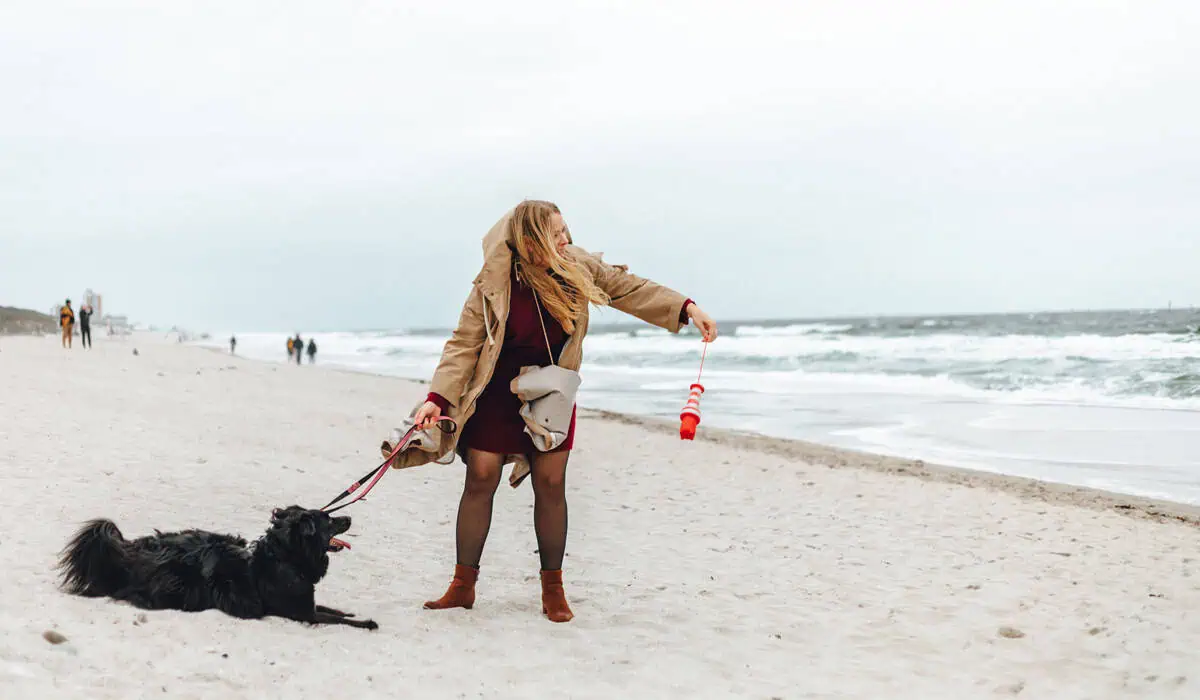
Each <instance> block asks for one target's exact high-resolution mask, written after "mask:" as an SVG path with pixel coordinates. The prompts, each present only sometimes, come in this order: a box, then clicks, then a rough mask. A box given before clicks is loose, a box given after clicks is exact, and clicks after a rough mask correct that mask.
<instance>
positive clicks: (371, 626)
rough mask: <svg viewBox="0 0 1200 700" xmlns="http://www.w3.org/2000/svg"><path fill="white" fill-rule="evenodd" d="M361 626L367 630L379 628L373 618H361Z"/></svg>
mask: <svg viewBox="0 0 1200 700" xmlns="http://www.w3.org/2000/svg"><path fill="white" fill-rule="evenodd" d="M363 627H364V628H366V629H369V630H377V629H379V624H378V623H376V622H375V621H374V620H363Z"/></svg>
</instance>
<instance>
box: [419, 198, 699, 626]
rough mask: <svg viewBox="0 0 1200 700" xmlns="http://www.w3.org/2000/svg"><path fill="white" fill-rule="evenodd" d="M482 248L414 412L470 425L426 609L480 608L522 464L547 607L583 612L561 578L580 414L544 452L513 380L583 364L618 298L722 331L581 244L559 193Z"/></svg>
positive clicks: (508, 218)
mask: <svg viewBox="0 0 1200 700" xmlns="http://www.w3.org/2000/svg"><path fill="white" fill-rule="evenodd" d="M483 248H484V264H483V270H482V271H481V272H480V273H479V275H478V276H477V277H476V278H475V285H474V288H473V289H472V291H471V294H470V295H469V296H468V298H467V302H466V304H465V305H464V307H463V311H462V315H461V317H460V318H459V322H458V327H457V328H456V329H455V330H454V333H453V335H452V336H451V338H450V340H449V341H447V342H446V346H445V348H444V350H443V352H442V358H441V362H440V363H439V364H438V367H437V370H436V371H435V372H434V376H433V381H432V383H431V389H432V391H430V393H429V396H428V398H427V400H426V401H425V403H424V404H423V405H422V406H421V407H420V408H419V409H418V410H417V411H416V413H415V414H414V416H413V420H414V422H415V423H416V424H418V425H421V426H422V427H424V428H430V427H432V426H433V425H434V424H435V423H436V421H437V419H438V418H440V417H441V416H443V415H445V416H448V417H450V418H454V419H456V420H457V422H458V424H459V425H460V426H462V428H463V429H462V431H461V434H460V435H459V436H458V439H457V445H454V444H453V441H454V438H453V437H451V438H449V441H450V442H451V444H450V445H449V447H451V448H454V449H456V450H457V452H458V454H459V455H460V456H462V458H463V460H464V461H465V462H466V464H467V472H466V482H465V484H464V485H463V493H462V498H461V499H460V500H459V504H458V524H457V531H456V536H455V541H456V545H457V555H458V561H457V565H456V566H455V568H454V578H453V580H452V581H451V583H450V587H449V589H448V590H447V591H446V594H445V595H443V596H442V597H441V598H439V599H437V600H432V601H429V602H427V603H425V607H426V608H427V609H431V610H443V609H446V608H470V607H471V606H472V605H474V603H475V581H476V579H477V578H478V576H479V560H480V557H481V556H482V554H483V545H484V542H485V541H486V539H487V534H488V529H489V528H490V527H491V522H492V499H493V497H494V496H495V493H496V487H497V486H498V485H499V484H500V475H501V471H502V469H503V467H504V465H505V464H507V463H510V462H516V466H515V467H514V469H513V476H512V478H511V480H510V481H511V483H512V485H513V486H514V487H515V486H517V485H518V484H520V482H521V480H522V479H524V477H525V475H527V474H530V473H531V474H532V476H533V494H534V507H533V525H534V530H535V532H536V535H537V542H538V550H539V553H540V555H541V566H542V571H541V581H542V611H543V612H544V613H545V614H546V616H547V617H549V618H550V619H551V620H553V621H554V622H567V621H568V620H570V619H571V618H572V617H574V615H573V613H572V612H571V608H570V606H569V605H568V604H567V599H566V596H565V595H564V593H563V586H562V560H563V553H564V551H565V549H566V539H567V500H566V492H565V477H566V469H567V458H568V456H569V455H570V450H571V447H572V444H573V442H574V437H575V416H574V414H572V416H571V422H570V429H569V431H568V433H567V436H566V439H565V441H564V442H563V443H562V444H561V445H559V446H558V447H557V448H555V449H553V450H551V451H547V452H539V451H538V450H537V449H536V448H535V447H534V445H533V442H532V440H531V439H530V437H529V435H528V434H527V433H526V432H525V424H524V421H523V419H522V418H521V416H520V414H519V410H520V408H521V400H520V399H519V398H518V397H517V396H516V395H515V394H514V393H513V392H512V390H511V388H510V383H511V381H512V380H513V379H514V378H515V377H516V376H517V375H518V374H519V372H520V368H521V367H524V366H529V365H537V366H542V367H544V366H546V365H548V364H550V363H551V362H552V361H555V360H556V361H557V364H559V365H560V366H561V367H563V368H565V369H570V370H578V369H579V365H580V362H581V360H582V358H583V353H582V348H583V337H584V335H585V334H586V333H587V326H588V304H595V305H597V306H605V305H611V306H613V307H615V308H617V309H619V310H621V311H624V312H626V313H629V314H632V315H633V316H636V317H637V318H640V319H642V320H643V321H646V322H648V323H651V324H654V325H656V326H659V327H661V328H665V329H666V330H668V331H671V332H673V333H677V332H678V331H679V329H680V328H681V327H682V326H683V325H685V324H687V322H688V319H691V320H692V321H695V323H696V326H697V327H698V328H699V329H700V331H701V332H702V334H703V336H704V340H705V341H706V342H711V341H712V340H714V339H715V338H716V336H717V326H716V324H715V323H714V322H713V320H712V319H711V318H710V317H709V316H708V314H706V313H704V311H702V310H701V309H700V307H699V306H697V305H696V304H695V303H693V302H692V301H691V300H690V299H686V298H685V297H684V296H683V295H681V294H679V293H678V292H675V291H672V290H670V289H667V288H665V287H662V286H659V285H657V284H654V283H653V282H650V281H648V280H644V279H641V278H639V277H636V276H634V275H631V274H629V273H628V272H626V271H625V268H624V267H616V266H612V265H608V264H607V263H605V262H603V261H602V260H601V259H600V257H599V256H596V255H593V254H591V253H588V252H587V251H585V250H583V249H581V248H577V247H575V246H573V245H571V238H570V234H569V233H568V231H567V227H566V225H565V224H564V223H563V218H562V213H561V212H560V211H559V209H558V207H557V206H555V205H554V204H552V203H550V202H542V201H525V202H522V203H521V204H519V205H518V206H517V207H516V208H515V209H514V210H512V211H511V212H509V213H508V214H507V215H505V217H504V218H502V219H501V220H500V221H499V222H498V223H497V224H496V225H495V226H493V227H492V230H491V231H489V232H488V235H487V236H486V237H485V238H484V241H483ZM539 315H540V316H541V318H540V319H539ZM547 346H549V347H547ZM551 355H553V357H551ZM396 466H411V463H409V464H404V465H396Z"/></svg>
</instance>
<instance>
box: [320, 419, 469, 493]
mask: <svg viewBox="0 0 1200 700" xmlns="http://www.w3.org/2000/svg"><path fill="white" fill-rule="evenodd" d="M436 425H437V427H438V429H439V430H441V431H442V432H443V433H453V432H454V431H455V430H458V424H456V423H455V422H454V421H453V420H452V419H450V418H446V417H443V418H441V419H440V420H438V422H437V423H436ZM420 429H421V426H419V425H416V424H414V425H413V426H412V427H411V428H409V429H408V431H407V432H406V433H404V436H403V437H401V438H400V439H399V440H397V441H396V446H395V447H394V448H392V452H391V454H389V455H388V456H387V458H386V459H384V460H383V462H381V463H380V465H379V466H378V467H375V468H374V469H372V470H371V471H369V472H367V473H366V474H364V475H363V476H361V477H359V479H358V480H357V481H355V482H354V483H353V484H350V486H348V487H346V490H345V491H342V492H341V493H340V494H338V495H337V497H336V498H334V499H333V500H332V501H330V502H329V503H326V504H325V506H324V507H323V508H321V510H323V511H324V512H326V513H334V512H337V511H339V510H341V509H343V508H345V507H346V506H348V505H350V504H351V503H356V502H358V501H361V500H362V499H363V498H364V497H365V496H366V495H367V494H368V493H370V492H371V489H373V488H375V485H376V484H378V483H379V480H380V479H382V478H383V475H384V474H387V470H386V469H384V467H386V466H387V465H389V464H391V463H392V460H394V459H396V456H397V455H399V454H400V453H401V452H403V451H404V448H406V447H408V441H409V439H410V438H412V436H413V434H414V433H416V432H417V431H418V430H420ZM372 477H374V478H372ZM368 479H369V480H370V481H368ZM364 483H366V488H364V489H363V490H362V492H361V493H359V494H358V495H357V496H355V497H354V498H352V499H350V500H349V501H346V502H345V503H343V504H342V505H340V506H338V507H336V508H332V509H331V508H330V506H332V505H333V504H335V503H337V502H338V501H340V500H342V499H343V498H346V497H347V496H349V495H350V494H352V493H354V492H355V491H358V489H359V487H361V486H362V485H363V484H364Z"/></svg>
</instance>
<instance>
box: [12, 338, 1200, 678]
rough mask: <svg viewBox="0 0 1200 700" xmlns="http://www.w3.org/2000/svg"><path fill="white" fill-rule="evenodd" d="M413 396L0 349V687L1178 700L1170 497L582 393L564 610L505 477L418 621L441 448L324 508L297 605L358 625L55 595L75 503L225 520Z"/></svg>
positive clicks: (1195, 592)
mask: <svg viewBox="0 0 1200 700" xmlns="http://www.w3.org/2000/svg"><path fill="white" fill-rule="evenodd" d="M135 347H136V348H137V349H138V350H139V354H138V355H136V356H135V355H134V354H133V348H135ZM423 393H424V387H422V386H421V385H420V384H419V383H415V382H409V381H403V380H397V379H388V378H382V377H375V376H371V375H366V374H356V373H351V372H345V371H337V370H332V369H325V368H322V367H320V366H316V367H312V366H303V367H296V366H292V365H272V364H267V363H258V362H253V361H248V360H242V359H239V358H236V357H230V356H229V355H226V354H221V353H218V352H213V351H210V350H205V349H201V348H194V347H188V346H183V345H179V344H176V343H174V342H170V341H166V340H164V339H163V338H161V336H160V337H150V336H146V335H141V336H135V337H133V338H130V339H128V340H123V341H117V340H107V339H99V338H98V339H97V342H96V345H95V348H94V349H93V350H92V351H90V352H88V351H84V350H81V349H79V348H78V347H76V349H75V350H73V351H63V350H60V349H59V347H58V339H57V338H29V337H5V338H0V418H2V421H0V459H2V462H3V465H4V468H3V472H2V474H0V493H3V501H2V502H3V505H4V508H3V510H2V512H0V518H2V519H3V520H2V521H0V522H2V523H3V532H4V544H3V548H2V551H3V552H4V554H5V556H4V561H5V571H4V575H3V576H0V689H2V690H0V695H2V696H3V697H4V698H6V699H7V698H30V699H33V698H89V699H96V700H102V699H107V698H134V697H164V698H263V697H289V698H323V697H345V698H354V699H355V700H367V699H368V698H384V697H387V698H396V697H466V698H473V697H487V698H493V697H515V698H541V697H549V696H562V697H571V698H576V697H578V698H605V697H613V696H617V695H618V694H619V695H620V696H636V697H648V698H651V697H653V698H661V697H688V698H697V697H703V698H708V697H713V698H724V697H739V698H740V697H746V698H899V697H912V698H951V697H954V698H963V697H966V698H973V697H1014V696H1016V697H1022V698H1055V699H1065V698H1126V697H1128V698H1135V697H1136V698H1176V697H1178V698H1194V697H1197V696H1198V695H1200V527H1198V526H1197V523H1198V522H1200V514H1198V513H1197V512H1196V509H1194V508H1189V507H1187V506H1180V505H1174V504H1170V503H1165V502H1157V501H1150V500H1144V499H1135V498H1130V497H1125V496H1117V495H1112V494H1106V493H1103V492H1099V491H1089V490H1086V489H1080V488H1074V487H1062V486H1051V485H1048V484H1042V483H1040V482H1033V481H1029V480H1022V479H1016V478H1008V477H1002V476H997V475H991V474H978V473H973V472H966V471H962V470H954V469H946V468H941V467H936V466H931V465H925V464H921V463H916V462H912V461H907V460H899V459H891V458H883V457H874V456H869V455H861V454H856V453H852V452H847V451H842V450H836V449H833V448H827V447H821V446H816V445H809V444H806V443H800V442H793V441H786V440H777V439H766V438H757V437H754V436H750V435H737V434H732V433H725V432H719V431H712V430H706V429H705V426H703V425H702V426H701V434H702V435H701V439H700V440H698V441H697V442H695V443H684V442H681V441H680V440H679V439H678V436H677V434H672V432H671V431H672V430H673V426H662V425H656V424H650V423H647V422H645V421H642V420H638V419H634V418H630V417H625V416H621V415H617V414H608V413H601V412H597V411H583V412H582V413H581V421H580V425H579V431H578V438H577V443H576V444H577V450H576V452H575V454H574V455H573V457H572V460H571V467H570V469H569V471H568V474H569V476H568V482H569V484H570V487H569V490H568V498H569V502H570V508H571V511H570V512H571V535H570V540H569V542H568V548H567V561H566V565H565V567H564V568H565V581H566V590H567V595H568V597H569V599H570V601H571V603H572V606H573V608H574V611H575V613H576V618H575V620H574V621H573V622H571V623H570V624H566V625H554V624H551V623H549V622H547V621H546V620H545V619H544V618H543V617H542V616H541V614H540V603H539V599H538V591H539V588H538V581H537V574H538V561H537V556H536V554H535V553H534V550H535V548H536V545H535V542H534V536H533V528H532V522H531V521H532V514H531V511H532V498H533V495H532V492H531V490H530V489H529V488H528V486H527V485H523V486H522V487H521V488H520V489H518V490H515V491H514V490H512V489H510V488H509V487H508V486H507V485H506V483H505V484H502V486H501V489H500V492H499V493H498V495H497V498H496V506H497V507H496V513H495V520H494V523H493V526H492V531H491V535H490V537H489V542H488V549H487V551H486V552H485V554H484V562H483V567H482V573H481V578H480V583H479V588H478V593H479V598H478V601H477V604H476V607H475V609H474V610H471V611H461V610H457V611H447V612H431V611H425V610H422V609H421V602H422V601H424V600H426V599H428V598H430V597H434V596H436V595H439V594H440V593H441V592H442V590H443V589H444V587H445V584H446V582H447V581H448V578H449V575H450V572H451V568H452V566H453V556H454V554H453V540H454V529H453V524H452V521H453V518H454V513H455V507H456V504H457V498H458V495H459V489H460V485H461V466H459V465H452V466H438V465H429V466H426V467H421V468H417V469H412V470H407V471H394V472H391V473H389V474H388V475H387V476H386V477H385V478H384V480H383V481H382V483H381V484H380V486H379V487H378V488H377V489H376V491H374V492H373V493H372V494H371V496H370V497H369V498H368V499H367V500H365V501H363V502H361V503H359V504H357V505H355V506H352V507H351V508H350V509H349V514H350V515H352V516H353V518H354V527H353V529H352V530H351V532H350V536H349V537H348V538H347V539H348V540H349V541H350V542H351V543H352V544H353V549H352V550H351V551H347V552H342V553H340V554H337V555H334V560H333V563H332V565H331V567H330V574H329V576H328V577H327V578H326V580H325V581H324V582H322V584H320V585H319V586H318V589H317V597H318V601H319V602H321V603H324V604H327V605H332V606H335V607H340V608H343V609H347V610H351V611H354V612H356V613H358V614H359V615H360V616H365V617H371V618H373V619H375V620H376V621H377V622H379V624H380V629H379V630H378V631H377V632H363V631H359V630H354V629H348V628H312V627H307V626H304V625H301V624H297V623H294V622H290V621H285V620H279V619H268V620H265V621H239V620H235V619H232V618H229V617H226V616H224V615H222V614H221V613H217V612H205V613H196V614H188V613H180V612H173V611H158V612H146V613H143V612H142V611H139V610H136V609H134V608H132V607H129V606H126V605H123V604H119V603H115V602H112V601H108V600H89V599H82V598H74V597H70V596H67V595H65V594H63V593H62V592H60V591H59V590H58V589H57V588H56V578H55V572H54V571H53V565H54V562H55V559H56V557H57V554H58V552H59V550H60V549H61V547H62V546H63V544H64V543H65V542H66V540H67V538H68V537H69V536H70V534H71V533H72V532H73V531H74V529H75V528H77V527H78V525H79V523H80V522H82V521H84V520H86V519H89V518H93V517H100V516H103V517H109V518H112V519H113V520H115V521H116V522H117V524H118V525H119V526H120V527H121V528H122V530H123V531H124V533H125V534H126V536H130V537H132V536H138V535H142V534H147V533H150V532H151V531H152V530H153V529H154V528H158V529H162V530H168V529H175V528H185V527H197V528H204V529H210V530H216V531H221V532H231V533H239V534H242V535H244V536H246V537H247V538H251V539H252V538H255V537H257V536H258V535H259V534H261V532H262V531H263V529H264V527H265V525H266V523H267V519H268V516H269V512H270V509H271V508H272V507H275V506H283V505H288V504H291V503H300V504H304V505H309V506H312V507H318V506H320V505H322V504H323V503H324V502H325V501H327V500H329V499H330V498H332V497H333V496H334V495H335V494H336V493H338V492H339V491H341V489H342V488H344V487H345V486H346V484H348V483H349V482H350V481H352V480H353V479H355V478H357V477H358V476H360V475H361V474H362V473H363V472H365V471H367V470H368V469H370V468H371V467H372V466H374V465H375V464H376V463H377V462H378V460H379V456H378V444H379V442H380V440H381V439H383V438H384V437H385V436H386V435H387V433H388V432H389V431H390V430H391V428H393V427H394V426H395V425H397V424H398V423H399V420H400V419H401V417H402V416H403V415H406V414H407V411H408V410H409V408H410V407H411V406H412V405H413V403H414V402H415V401H416V400H417V399H418V398H419V397H420V396H422V395H423ZM47 630H55V631H57V632H59V633H61V634H62V635H63V636H65V637H66V639H67V641H66V642H65V643H63V644H58V645H52V644H50V643H48V642H47V641H45V640H44V639H43V633H45V632H46V631H47Z"/></svg>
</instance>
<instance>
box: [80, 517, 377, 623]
mask: <svg viewBox="0 0 1200 700" xmlns="http://www.w3.org/2000/svg"><path fill="white" fill-rule="evenodd" d="M349 529H350V518H346V517H337V518H333V517H330V516H329V514H327V513H324V512H322V511H319V510H308V509H306V508H301V507H300V506H289V507H287V508H284V509H282V510H275V511H274V512H272V513H271V527H270V528H269V529H268V530H267V533H266V534H265V535H263V536H262V537H260V538H258V540H256V541H255V542H254V543H253V544H250V545H249V546H247V544H246V540H244V539H242V538H241V537H233V536H231V535H221V534H217V533H213V532H205V531H203V530H184V531H183V532H171V533H162V532H159V531H157V530H155V534H153V535H149V536H146V537H139V538H138V539H136V540H127V539H125V538H124V537H123V536H122V535H121V531H120V530H118V529H117V526H116V525H115V524H114V523H113V522H112V521H111V520H103V519H100V520H93V521H91V522H89V523H87V524H86V525H84V526H83V528H82V529H81V530H80V531H79V532H78V533H76V535H75V537H74V538H73V539H72V540H71V542H70V544H68V545H67V548H66V549H65V550H63V553H62V558H61V559H60V560H59V568H60V569H61V570H62V577H63V587H64V588H65V589H66V590H67V591H68V592H69V593H74V594H76V595H82V596H89V597H99V596H108V597H110V598H116V599H117V600H124V601H128V602H129V603H132V604H133V605H136V606H137V607H139V608H145V609H148V610H166V609H170V610H185V611H189V612H191V611H198V610H210V609H213V608H216V609H217V610H220V611H222V612H224V613H226V614H229V615H232V616H234V617H240V618H247V619H257V618H262V617H266V616H268V615H275V616H277V617H286V618H288V619H290V620H298V621H300V622H309V623H312V624H331V625H350V626H352V627H360V628H363V629H370V630H373V629H377V628H378V627H379V625H377V624H375V622H374V621H373V620H351V619H348V618H351V617H353V615H351V614H349V613H343V612H340V611H338V610H334V609H332V608H327V607H325V606H322V605H317V604H316V602H315V601H314V599H313V595H314V592H315V590H316V584H317V582H318V581H320V580H321V578H322V577H324V576H325V572H326V570H327V569H328V568H329V552H331V551H338V550H340V549H341V548H342V543H340V542H338V541H337V540H335V539H334V536H335V535H340V534H342V533H343V532H345V531H346V530H349Z"/></svg>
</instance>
